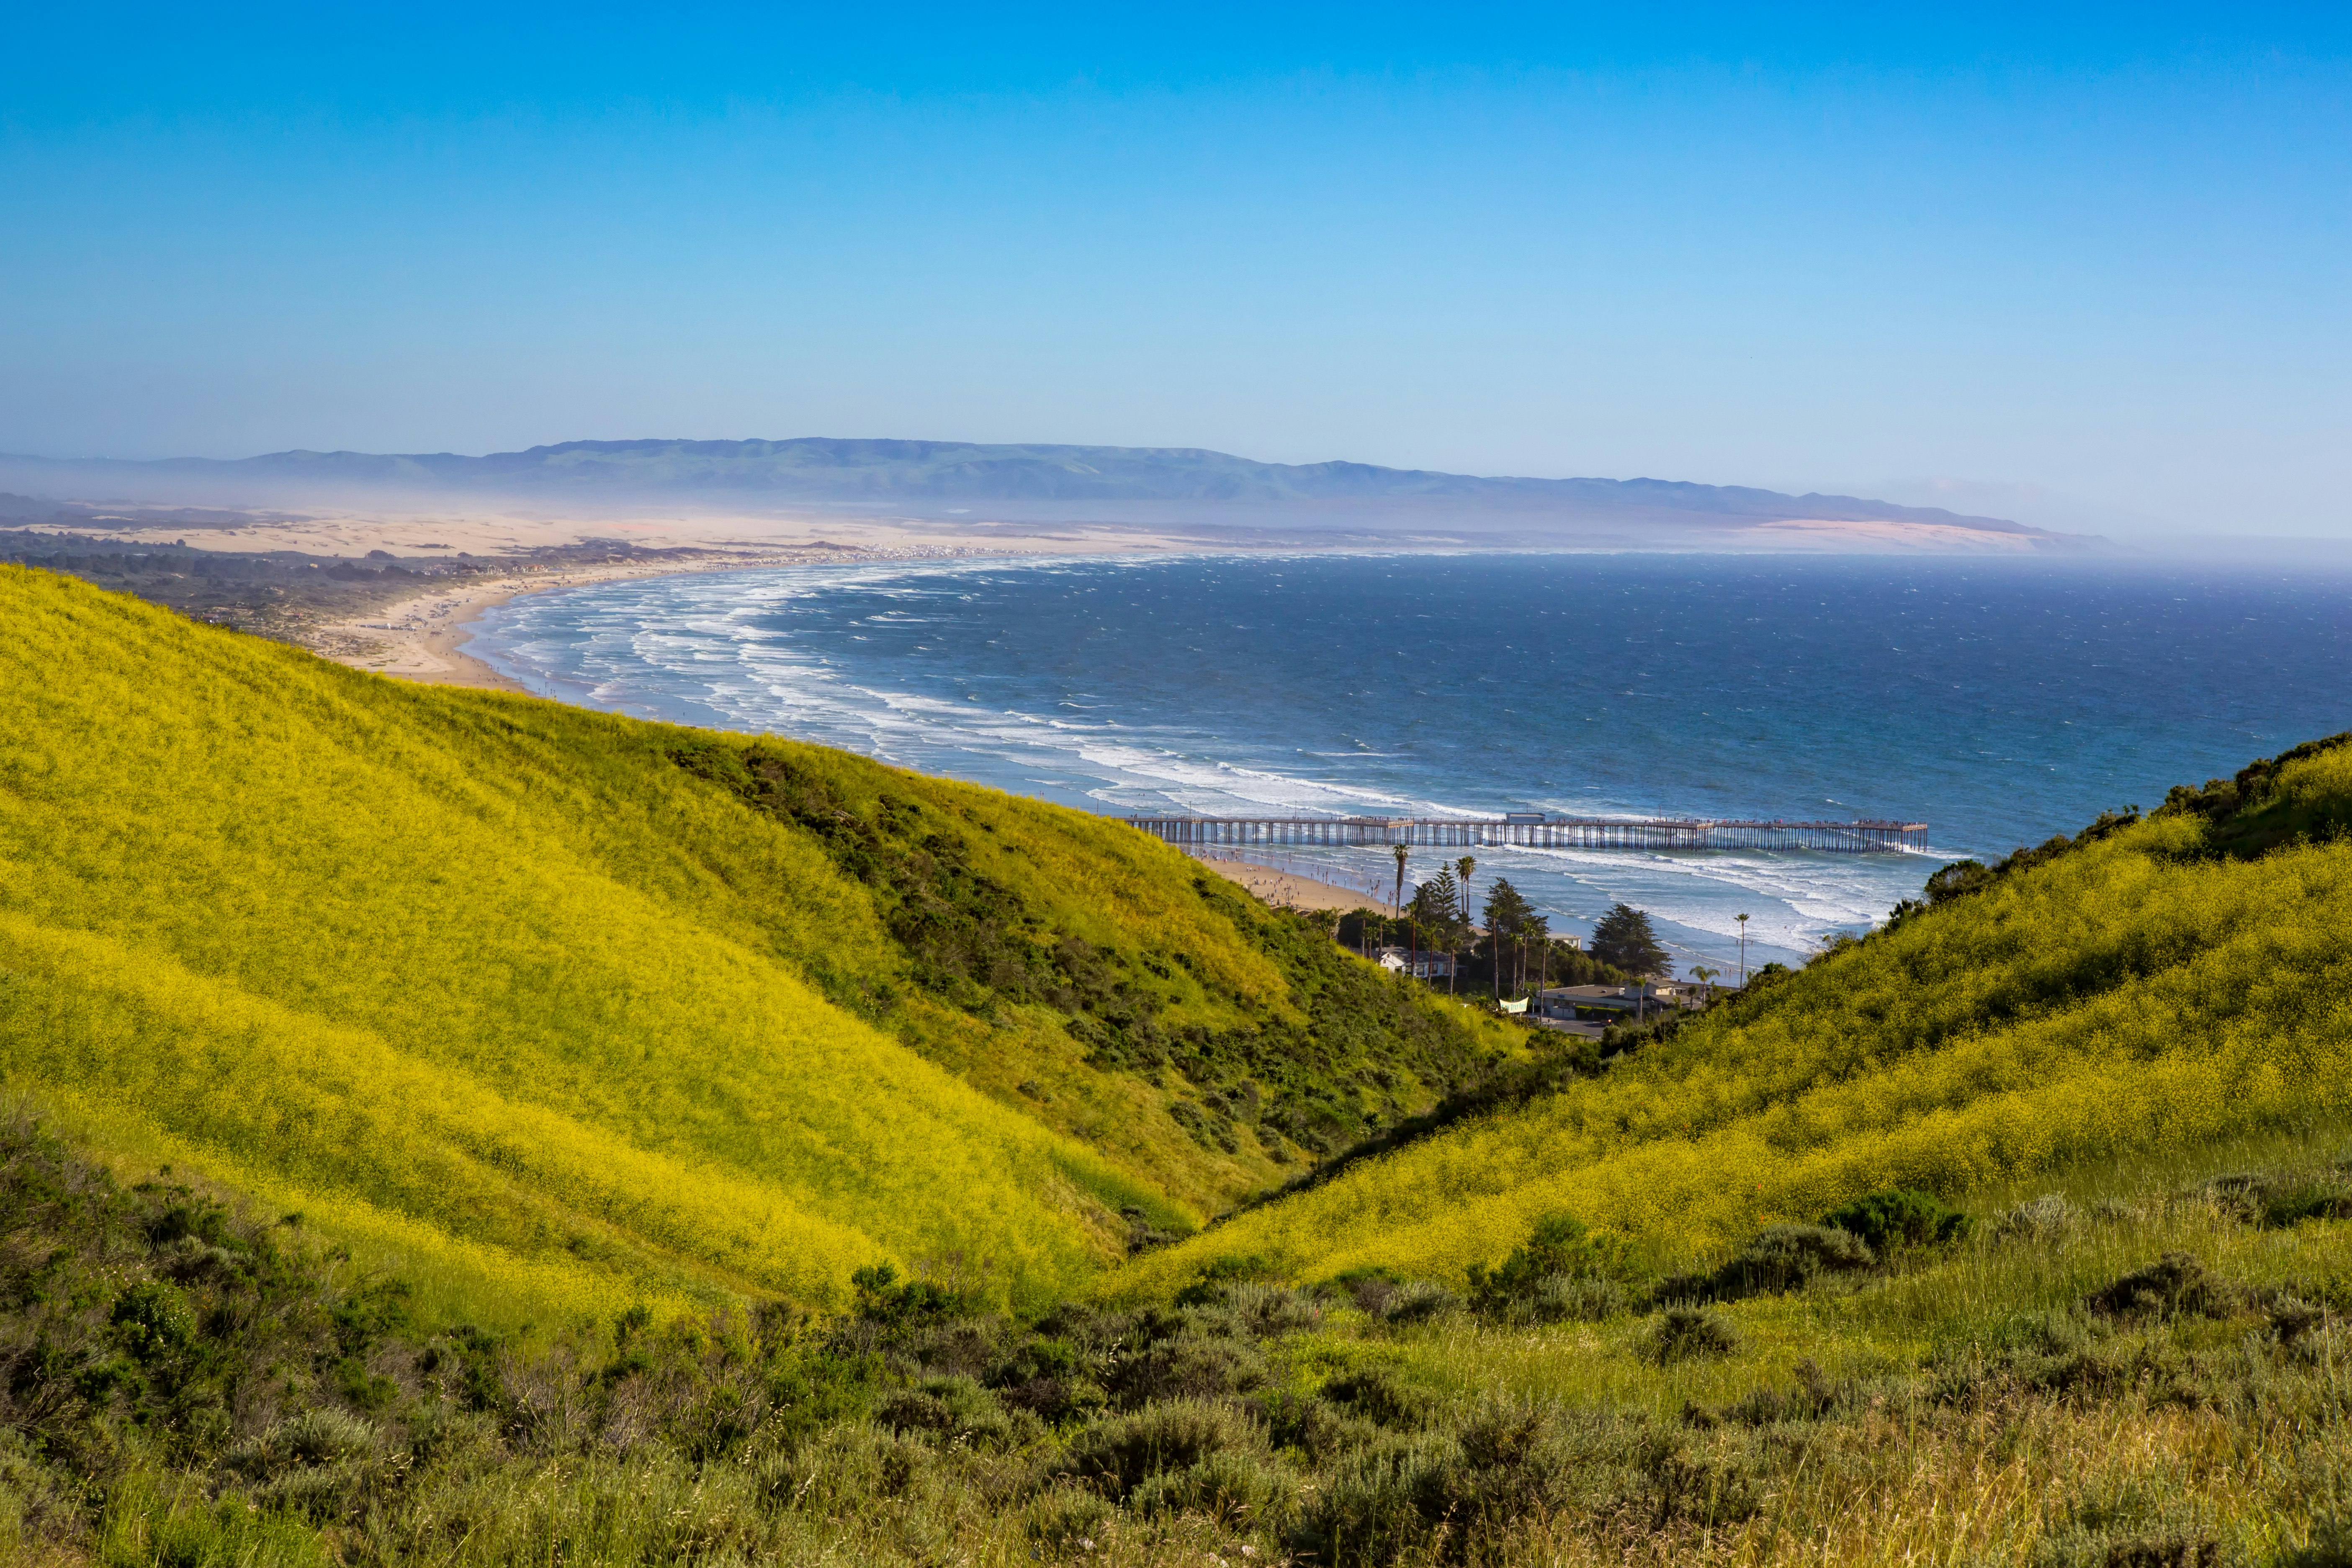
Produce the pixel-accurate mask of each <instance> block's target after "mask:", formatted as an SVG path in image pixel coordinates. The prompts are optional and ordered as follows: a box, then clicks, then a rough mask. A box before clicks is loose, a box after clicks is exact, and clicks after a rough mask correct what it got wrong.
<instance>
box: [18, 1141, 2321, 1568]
mask: <svg viewBox="0 0 2352 1568" xmlns="http://www.w3.org/2000/svg"><path fill="white" fill-rule="evenodd" d="M2347 1152H2352V1142H2347V1139H2346V1138H2345V1136H2344V1134H2343V1133H2342V1131H2340V1130H2312V1131H2307V1132H2305V1133H2300V1134H2286V1135H2279V1136H2273V1137H2271V1138H2267V1139H2259V1140H2253V1141H2249V1142H2242V1143H2240V1144H2237V1145H2235V1146H2231V1147H2226V1148H2219V1149H2209V1150H2205V1151H2200V1152H2199V1154H2198V1155H2196V1156H2195V1157H2193V1158H2189V1159H2177V1158H2176V1159H2170V1160H2140V1161H2133V1162H2126V1163H2104V1164H2101V1165H2097V1166H2091V1167H2085V1168H2083V1169H2080V1170H2076V1171H2072V1172H2061V1173H2053V1174H2052V1175H2050V1176H2047V1177H2045V1178H2044V1179H2043V1181H2042V1182H2041V1183H2039V1184H2032V1185H2028V1186H2024V1187H2018V1188H2013V1189H2009V1190H2007V1191H1998V1190H1997V1191H1991V1192H1987V1193H1985V1194H1981V1196H1982V1199H1983V1204H1982V1206H1981V1207H1979V1208H1976V1209H1972V1210H1969V1211H1966V1212H1965V1213H1963V1212H1961V1211H1954V1210H1951V1209H1948V1208H1947V1207H1946V1206H1944V1205H1941V1204H1940V1203H1939V1202H1938V1201H1937V1200H1935V1199H1933V1198H1929V1197H1927V1196H1925V1195H1924V1194H1901V1193H1888V1194H1878V1195H1877V1196H1876V1198H1875V1201H1866V1202H1864V1203H1861V1204H1857V1205H1847V1206H1845V1207H1844V1208H1842V1209H1841V1210H1840V1211H1838V1212H1836V1213H1833V1214H1832V1215H1825V1216H1822V1219H1821V1222H1820V1223H1815V1224H1808V1225H1802V1226H1780V1227H1777V1228H1775V1229H1768V1230H1767V1231H1765V1232H1763V1233H1761V1234H1759V1236H1757V1237H1752V1238H1750V1239H1749V1240H1748V1241H1747V1242H1746V1243H1744V1244H1742V1245H1741V1246H1740V1247H1737V1248H1735V1249H1732V1250H1731V1251H1729V1252H1728V1253H1727V1254H1725V1255H1722V1256H1719V1257H1716V1258H1711V1259H1706V1258H1675V1259H1671V1260H1670V1261H1673V1262H1675V1263H1677V1264H1679V1265H1684V1266H1685V1267H1682V1268H1680V1269H1679V1270H1678V1271H1677V1272H1675V1273H1673V1274H1670V1275H1665V1276H1660V1275H1658V1274H1657V1273H1656V1272H1655V1271H1654V1270H1653V1269H1651V1268H1647V1267H1646V1266H1644V1265H1643V1263H1642V1262H1641V1261H1640V1260H1639V1259H1638V1258H1634V1257H1633V1256H1632V1255H1631V1254H1629V1253H1628V1252H1627V1251H1626V1249H1624V1248H1623V1247H1622V1246H1620V1245H1618V1244H1616V1243H1614V1242H1612V1240H1611V1239H1610V1238H1608V1237H1603V1236H1600V1235H1597V1234H1595V1233H1591V1232H1587V1231H1585V1230H1584V1229H1583V1228H1582V1227H1581V1226H1580V1225H1578V1224H1577V1223H1576V1222H1574V1221H1573V1220H1572V1219H1568V1218H1566V1217H1564V1216H1559V1217H1552V1218H1548V1219H1547V1220H1545V1221H1544V1222H1541V1223H1539V1224H1538V1226H1537V1227H1536V1228H1535V1230H1534V1232H1533V1233H1532V1234H1531V1235H1530V1236H1528V1237H1526V1238H1524V1239H1523V1241H1522V1243H1521V1244H1520V1245H1519V1246H1518V1247H1516V1248H1514V1249H1513V1251H1512V1252H1511V1253H1510V1254H1509V1255H1508V1256H1507V1257H1506V1258H1502V1259H1500V1260H1499V1261H1498V1262H1497V1263H1496V1266H1494V1267H1492V1268H1481V1269H1479V1270H1477V1271H1475V1273H1474V1274H1473V1275H1472V1276H1471V1277H1470V1279H1468V1280H1467V1281H1466V1288H1465V1289H1456V1288H1455V1286H1454V1285H1449V1284H1447V1283H1445V1282H1443V1281H1438V1280H1425V1279H1409V1278H1403V1277H1400V1276H1398V1275H1395V1274H1392V1273H1388V1272H1383V1271H1364V1272H1359V1273H1355V1274H1352V1275H1349V1276H1348V1277H1346V1278H1343V1279H1333V1280H1330V1281H1328V1282H1326V1283H1324V1284H1322V1285H1320V1286H1317V1287H1312V1288H1307V1289H1300V1288H1297V1287H1294V1286H1290V1285H1286V1284H1285V1283H1282V1282H1280V1281H1278V1280H1273V1279H1259V1278H1254V1277H1252V1275H1251V1274H1250V1272H1249V1271H1247V1270H1245V1269H1239V1268H1219V1269H1211V1270H1208V1271H1205V1272H1204V1273H1203V1274H1202V1275H1201V1276H1200V1277H1198V1278H1196V1279H1193V1280H1192V1281H1191V1282H1190V1283H1189V1284H1188V1285H1187V1286H1186V1287H1185V1288H1184V1289H1181V1290H1180V1291H1179V1292H1177V1293H1176V1295H1175V1296H1174V1297H1173V1299H1172V1300H1168V1301H1163V1302H1153V1303H1147V1304H1141V1305H1137V1306H1131V1307H1126V1308H1111V1307H1106V1306H1103V1305H1100V1304H1087V1303H1084V1302H1077V1301H1072V1302H1065V1303H1062V1304H1058V1305H1055V1306H1052V1307H1049V1308H1046V1309H1044V1310H1037V1311H1034V1312H1029V1313H1023V1314H1018V1315H1006V1314H1004V1313H1002V1312H999V1311H993V1310H989V1309H988V1308H987V1307H986V1305H985V1304H984V1303H983V1302H982V1301H980V1300H978V1299H976V1298H975V1297H974V1296H972V1295H971V1294H968V1293H965V1292H961V1291H958V1290H956V1289H952V1288H950V1287H946V1286H943V1285H940V1284H939V1283H936V1282H931V1281H920V1280H917V1281H908V1280H906V1279H900V1278H898V1276H897V1275H896V1274H895V1273H893V1272H892V1271H891V1270H889V1269H887V1268H875V1269H872V1270H869V1271H866V1272H864V1273H861V1275H860V1276H859V1278H858V1280H857V1282H856V1294H855V1297H854V1299H853V1300H851V1301H850V1302H848V1303H846V1304H845V1309H844V1310H841V1311H839V1312H836V1313H833V1314H828V1315H823V1316H815V1317H812V1316H807V1315H804V1314H803V1313H801V1312H798V1311H795V1310H792V1309H791V1308H789V1307H786V1306H783V1305H782V1304H781V1303H771V1304H765V1305H761V1306H758V1307H755V1308H752V1309H750V1310H735V1311H730V1312H719V1313H713V1314H708V1315H681V1316H676V1317H670V1318H667V1319H663V1318H658V1317H656V1316H655V1315H654V1314H651V1313H648V1312H646V1311H644V1310H628V1311H624V1312H622V1313H619V1314H616V1315H614V1316H613V1317H611V1318H608V1319H604V1320H583V1321H577V1322H574V1323H572V1324H569V1325H567V1326H565V1327H564V1328H563V1329H562V1331H560V1332H557V1333H555V1334H552V1335H549V1336H541V1337H538V1338H535V1339H534V1338H531V1337H527V1336H517V1335H514V1334H511V1333H500V1332H496V1331H487V1330H484V1329H481V1328H479V1327H476V1326H471V1325H468V1324H465V1323H453V1324H443V1325H438V1326H435V1325H432V1324H429V1323H427V1322H425V1321H420V1319H419V1316H418V1314H417V1312H416V1311H415V1303H414V1302H413V1301H412V1300H410V1298H409V1297H408V1295H407V1294H406V1292H405V1290H404V1287H403V1285H402V1282H401V1281H400V1280H399V1279H397V1278H385V1277H383V1276H380V1275H373V1274H370V1273H369V1272H367V1271H365V1270H363V1269H360V1268H355V1267H354V1266H352V1264H351V1263H350V1262H349V1261H348V1260H347V1259H346V1258H343V1256H342V1255H341V1253H339V1252H337V1251H334V1250H321V1249H320V1247H318V1246H317V1245H316V1244H315V1243H313V1242H310V1240H308V1239H306V1233H305V1231H304V1230H303V1228H302V1227H301V1226H299V1224H296V1223H295V1222H294V1221H292V1220H291V1219H290V1218H289V1219H280V1220H277V1221H274V1222H271V1221H264V1220H260V1219H258V1218H257V1217H252V1216H248V1215H240V1214H238V1213H236V1212H234V1211H233V1210H231V1209H228V1208H226V1207H224V1206H222V1205H218V1204H216V1203H214V1202H211V1201H208V1200H207V1199H205V1197H204V1196H203V1195H202V1194H198V1193H195V1192H192V1191H191V1190H189V1189H188V1188H187V1187H185V1186H184V1185H180V1184H173V1183H172V1182H171V1181H170V1180H169V1179H168V1178H163V1179H158V1180H152V1181H148V1182H142V1183H140V1184H135V1185H134V1186H131V1187H129V1188H125V1187H123V1186H121V1185H120V1184H117V1183H115V1182H114V1181H112V1180H111V1179H110V1178H109V1177H108V1176H107V1175H106V1174H105V1173H103V1172H101V1171H97V1170H93V1169H91V1168H89V1166H88V1165H86V1164H84V1163H80V1162H79V1161H78V1160H77V1159H76V1158H75V1157H74V1156H73V1155H72V1154H71V1153H70V1152H68V1151H67V1150H65V1149H64V1148H62V1147H61V1146H60V1145H59V1144H58V1143H57V1142H55V1141H54V1140H51V1139H48V1138H46V1137H44V1136H42V1135H40V1134H38V1133H37V1132H36V1131H33V1130H31V1129H30V1128H29V1127H28V1126H26V1124H25V1123H23V1122H22V1121H18V1122H17V1123H16V1124H14V1125H12V1126H7V1127H5V1128H0V1232H5V1237H6V1238H7V1244H6V1247H5V1252H0V1292H5V1300H7V1302H8V1310H7V1313H6V1316H5V1320H0V1550H5V1551H9V1552H12V1553H13V1555H14V1556H15V1557H16V1558H17V1559H18V1560H31V1561H48V1562H54V1563H93V1562H94V1563H109V1564H116V1563H120V1564H131V1563H220V1564H238V1565H242V1568H281V1565H285V1568H291V1565H296V1564H301V1565H306V1568H307V1565H313V1564H316V1565H320V1568H323V1565H325V1564H328V1563H383V1564H394V1563H445V1564H452V1565H458V1564H463V1565H475V1564H480V1565H490V1564H498V1565H501V1568H504V1565H509V1564H514V1565H520V1564H524V1563H753V1562H778V1563H820V1562H826V1563H835V1562H858V1563H941V1562H971V1563H1028V1562H1036V1561H1046V1562H1064V1563H1212V1562H1223V1563H1226V1564H1229V1565H1230V1564H1234V1563H1249V1562H1262V1563H1279V1562H1285V1561H1296V1562H1300V1563H1328V1564H1355V1563H1492V1564H1519V1563H1527V1564H1534V1563H1625V1562H1634V1563H1694V1562H1703V1563H1714V1562H1720V1563H1822V1562H1833V1563H1912V1562H1918V1561H1922V1560H1929V1561H1942V1562H1951V1561H1959V1562H1969V1563H2016V1564H2020V1565H2026V1564H2033V1565H2056V1568H2071V1565H2075V1564H2083V1565H2091V1564H2098V1565H2105V1564H2113V1563H2197V1564H2204V1563H2211V1564H2254V1563H2262V1564H2271V1563H2276V1564H2282V1565H2300V1568H2321V1565H2323V1564H2333V1563H2342V1562H2344V1561H2345V1560H2346V1557H2345V1553H2346V1552H2347V1550H2352V1444H2347V1443H2346V1442H2345V1441H2344V1435H2345V1432H2346V1430H2347V1421H2348V1420H2352V1158H2347ZM1848 1226H1861V1227H1862V1228H1861V1229H1859V1230H1857V1229H1850V1228H1847V1227H1848ZM1869 1237H1875V1238H1876V1239H1875V1241H1873V1240H1871V1239H1869ZM1456 1283H1457V1284H1461V1283H1463V1282H1460V1281H1457V1282H1456Z"/></svg>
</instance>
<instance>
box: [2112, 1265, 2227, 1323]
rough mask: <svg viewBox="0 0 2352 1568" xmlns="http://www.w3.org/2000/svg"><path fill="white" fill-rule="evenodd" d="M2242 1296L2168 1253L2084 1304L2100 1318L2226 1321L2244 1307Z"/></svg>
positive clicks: (2196, 1267)
mask: <svg viewBox="0 0 2352 1568" xmlns="http://www.w3.org/2000/svg"><path fill="white" fill-rule="evenodd" d="M2244 1298H2245V1292H2244V1291H2243V1290H2242V1289H2240V1288H2239V1287H2238V1286H2237V1285H2235V1284H2234V1283H2232V1282H2231V1281H2230V1280H2227V1279H2221V1278H2220V1277H2219V1276H2217V1275H2214V1274H2211V1273H2209V1272H2208V1271H2207V1270H2206V1268H2205V1266H2204V1265H2203V1264H2202V1263H2200V1262H2198V1261H2197V1259H2196V1258H2192V1257H2190V1256H2189V1254H2188V1253H2185V1252H2168V1253H2166V1254H2165V1255H2164V1256H2163V1257H2162V1258H2158V1259H2157V1260H2156V1261H2155V1262H2154V1263H2151V1264H2149V1265H2148V1266H2147V1268H2141V1269H2136V1270H2134V1271H2133V1272H2132V1273H2129V1274H2126V1275H2125V1276H2124V1277H2123V1278H2122V1279H2117V1280H2116V1281H2114V1282H2113V1283H2112V1284H2109V1285H2105V1286H2103V1287H2102V1288H2100V1289H2097V1290H2094V1291H2093V1292H2091V1294H2090V1295H2089V1296H2087V1297H2085V1298H2084V1305H2085V1306H2087V1307H2089V1308H2090V1310H2092V1311H2094V1312H2097V1313H2099V1314H2100V1315H2101V1316H2103V1317H2109V1318H2131V1317H2146V1316H2151V1315H2154V1316H2163V1317H2204V1318H2226V1317H2228V1316H2229V1315H2230V1314H2231V1313H2232V1312H2234V1311H2236V1310H2238V1309H2239V1307H2240V1306H2242V1304H2243V1302H2244Z"/></svg>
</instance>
